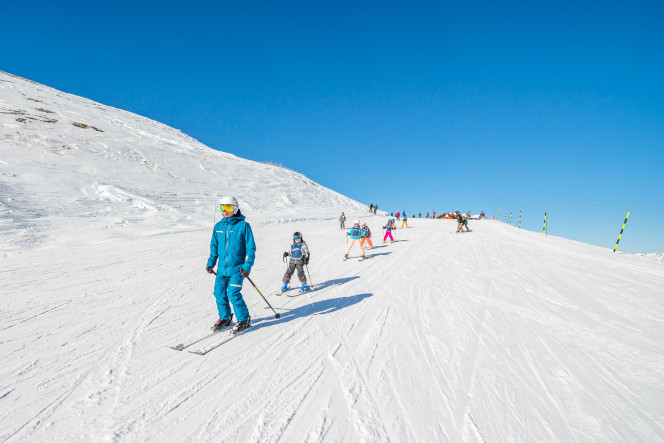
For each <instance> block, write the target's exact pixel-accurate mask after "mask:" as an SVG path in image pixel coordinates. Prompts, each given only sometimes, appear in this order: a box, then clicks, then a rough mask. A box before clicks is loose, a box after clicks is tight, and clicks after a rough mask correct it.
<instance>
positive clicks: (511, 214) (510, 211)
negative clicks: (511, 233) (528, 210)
mask: <svg viewBox="0 0 664 443" xmlns="http://www.w3.org/2000/svg"><path fill="white" fill-rule="evenodd" d="M510 226H512V211H510Z"/></svg>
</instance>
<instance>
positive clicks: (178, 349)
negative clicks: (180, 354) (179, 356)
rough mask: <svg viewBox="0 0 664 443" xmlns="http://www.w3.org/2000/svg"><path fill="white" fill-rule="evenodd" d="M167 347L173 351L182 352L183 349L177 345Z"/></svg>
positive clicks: (182, 346) (180, 345)
mask: <svg viewBox="0 0 664 443" xmlns="http://www.w3.org/2000/svg"><path fill="white" fill-rule="evenodd" d="M167 347H168V349H172V350H174V351H182V350H183V349H184V345H183V344H179V345H177V346H167Z"/></svg>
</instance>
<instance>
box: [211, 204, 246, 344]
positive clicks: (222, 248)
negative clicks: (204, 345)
mask: <svg viewBox="0 0 664 443" xmlns="http://www.w3.org/2000/svg"><path fill="white" fill-rule="evenodd" d="M219 207H220V208H221V214H222V216H223V217H222V219H221V220H220V221H219V222H218V223H217V224H216V225H214V229H213V231H212V240H211V241H210V258H208V262H207V266H206V268H205V269H206V270H207V272H209V273H210V274H213V273H214V266H215V265H216V264H217V259H219V266H218V267H217V278H216V280H215V284H214V297H215V298H216V300H217V310H218V311H219V320H218V321H217V322H216V323H215V324H214V326H212V330H213V331H214V332H217V331H219V330H220V329H222V328H225V327H227V326H230V324H231V322H232V321H233V314H232V312H231V308H230V306H229V300H230V302H231V303H232V304H233V311H234V312H235V317H236V318H237V320H238V321H237V323H236V324H235V326H233V330H232V331H231V334H237V333H239V332H241V331H243V330H244V329H247V328H248V327H249V326H251V317H249V309H247V304H246V303H245V302H244V299H243V298H242V293H241V292H240V291H241V290H242V282H243V281H244V278H245V277H249V273H250V272H251V267H252V266H253V265H254V260H255V258H256V243H255V242H254V234H253V232H252V231H251V226H250V225H249V223H247V222H246V221H244V215H242V213H241V212H240V207H239V205H238V201H237V199H236V198H235V197H232V196H226V197H223V198H222V199H221V200H220V201H219Z"/></svg>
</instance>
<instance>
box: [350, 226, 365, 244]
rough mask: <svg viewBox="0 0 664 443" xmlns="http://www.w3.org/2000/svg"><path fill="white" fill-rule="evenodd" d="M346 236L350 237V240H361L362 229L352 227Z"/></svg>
mask: <svg viewBox="0 0 664 443" xmlns="http://www.w3.org/2000/svg"><path fill="white" fill-rule="evenodd" d="M348 235H350V238H352V239H353V240H359V239H361V238H362V228H360V227H359V226H356V225H353V227H352V228H350V231H348Z"/></svg>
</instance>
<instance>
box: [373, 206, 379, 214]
mask: <svg viewBox="0 0 664 443" xmlns="http://www.w3.org/2000/svg"><path fill="white" fill-rule="evenodd" d="M376 211H378V204H376V205H375V206H374V215H375V214H376Z"/></svg>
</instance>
